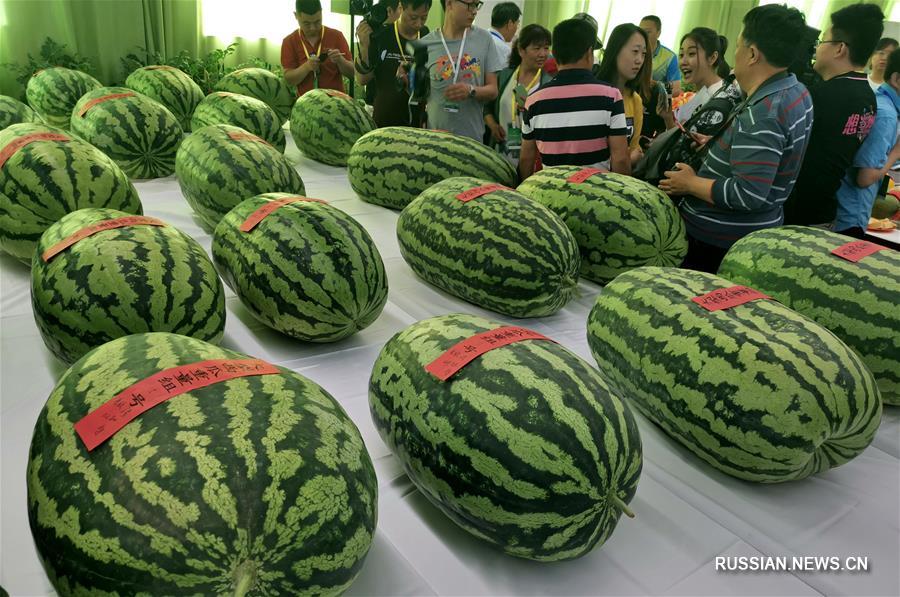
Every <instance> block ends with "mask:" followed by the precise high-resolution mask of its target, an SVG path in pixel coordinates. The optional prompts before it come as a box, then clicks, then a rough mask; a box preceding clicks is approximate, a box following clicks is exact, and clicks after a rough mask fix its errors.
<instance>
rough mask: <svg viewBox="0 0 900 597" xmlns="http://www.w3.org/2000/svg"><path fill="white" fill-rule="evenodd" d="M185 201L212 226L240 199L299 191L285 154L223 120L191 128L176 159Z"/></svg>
mask: <svg viewBox="0 0 900 597" xmlns="http://www.w3.org/2000/svg"><path fill="white" fill-rule="evenodd" d="M175 173H176V174H177V175H178V184H179V185H180V186H181V191H182V192H183V193H184V198H185V199H186V200H187V202H188V204H190V206H191V207H192V208H193V209H194V211H195V212H197V215H199V216H200V218H201V219H202V220H203V221H204V223H205V224H206V225H207V226H209V227H210V228H211V229H213V228H215V227H216V224H218V223H219V220H221V219H222V217H223V216H224V215H225V214H227V213H228V212H229V211H231V210H232V208H234V207H235V206H236V205H237V204H238V203H240V202H242V201H244V200H245V199H249V198H250V197H255V196H256V195H262V194H263V193H291V194H295V195H303V194H304V193H305V192H306V189H305V188H304V186H303V180H302V179H301V178H300V174H298V173H297V169H296V168H294V164H292V163H291V162H290V161H289V160H288V159H287V158H286V157H284V154H282V153H281V152H279V151H278V150H277V149H275V148H274V147H272V146H271V145H269V144H268V143H266V142H265V141H264V140H263V139H260V138H259V137H257V136H256V135H252V134H250V133H248V132H247V131H245V130H244V129H242V128H239V127H236V126H231V125H227V124H215V125H212V126H205V127H203V128H202V129H199V130H196V131H194V132H193V133H192V134H191V135H190V136H188V138H187V139H185V140H184V143H182V144H181V148H180V149H179V150H178V155H177V156H176V157H175Z"/></svg>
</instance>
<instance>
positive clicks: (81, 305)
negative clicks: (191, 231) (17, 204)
mask: <svg viewBox="0 0 900 597" xmlns="http://www.w3.org/2000/svg"><path fill="white" fill-rule="evenodd" d="M127 215H128V214H126V213H125V212H121V211H117V210H114V209H81V210H78V211H76V212H74V213H70V214H68V215H66V216H65V217H63V218H62V219H61V220H60V221H58V222H57V223H56V224H53V225H52V226H50V227H49V228H48V229H47V231H46V232H44V235H43V236H42V237H41V241H40V243H38V247H37V250H36V251H35V253H34V258H33V260H32V265H31V304H32V307H33V311H34V318H35V321H36V322H37V324H38V328H39V329H40V332H41V336H43V338H44V343H45V344H46V345H47V347H48V348H49V349H50V352H52V353H53V354H54V355H56V356H57V357H58V358H59V359H61V360H62V361H64V362H66V363H72V362H74V361H76V360H78V359H79V358H81V357H82V356H83V355H84V354H85V353H86V352H87V351H89V350H90V349H92V348H96V347H97V346H100V345H101V344H104V343H106V342H109V341H110V340H113V339H115V338H119V337H121V336H126V335H128V334H137V333H141V332H174V333H177V334H182V335H185V336H191V337H194V338H198V339H200V340H205V341H207V342H213V343H218V342H219V340H220V339H221V338H222V334H223V332H224V329H225V293H224V290H223V287H222V281H221V280H220V279H219V277H218V275H217V274H216V271H215V268H214V267H213V264H212V262H211V261H210V260H209V257H207V255H206V252H205V251H204V250H203V248H202V247H201V246H200V245H199V244H198V243H197V242H196V241H194V240H193V239H192V238H191V237H189V236H187V235H186V234H184V233H182V232H180V231H178V230H177V229H175V228H173V227H171V226H132V227H123V228H115V229H112V230H105V231H102V232H98V233H96V234H94V235H92V236H89V237H87V238H84V239H82V240H80V241H79V242H78V243H76V244H75V245H73V246H71V247H69V248H68V249H66V250H64V251H62V252H61V253H59V254H57V255H56V256H55V257H53V258H52V259H51V260H50V261H49V262H45V261H44V260H43V259H42V258H41V255H42V254H43V252H44V251H45V250H47V249H48V248H50V247H52V246H54V245H55V244H57V243H58V242H60V241H62V240H64V239H66V238H68V237H69V236H70V235H72V234H75V233H76V232H78V231H79V230H81V229H83V228H87V227H89V226H91V225H93V224H97V223H99V222H103V221H106V220H113V219H116V218H121V217H125V216H127Z"/></svg>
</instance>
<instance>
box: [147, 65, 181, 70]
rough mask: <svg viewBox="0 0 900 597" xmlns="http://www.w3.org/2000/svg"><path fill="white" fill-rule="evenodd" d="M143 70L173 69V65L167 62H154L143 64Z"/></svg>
mask: <svg viewBox="0 0 900 597" xmlns="http://www.w3.org/2000/svg"><path fill="white" fill-rule="evenodd" d="M144 70H175V67H174V66H169V65H168V64H154V65H153V66H145V67H144Z"/></svg>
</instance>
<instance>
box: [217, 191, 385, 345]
mask: <svg viewBox="0 0 900 597" xmlns="http://www.w3.org/2000/svg"><path fill="white" fill-rule="evenodd" d="M288 197H291V195H289V194H287V193H267V194H265V195H260V196H258V197H253V198H251V199H247V200H246V201H244V202H242V203H241V204H240V205H238V206H237V207H235V208H234V209H232V210H231V211H230V212H228V214H227V215H226V216H225V217H224V218H222V221H220V222H219V225H218V226H216V230H215V234H214V236H213V244H212V255H213V259H214V260H215V262H216V265H217V266H218V267H219V269H220V271H222V274H223V277H224V278H225V281H226V282H227V283H228V285H229V286H230V287H231V288H232V289H233V290H234V291H235V292H236V293H237V295H238V296H239V297H240V298H241V301H242V302H243V303H244V305H245V306H246V307H247V308H248V309H249V310H250V312H251V313H252V314H253V315H254V316H255V317H256V318H257V319H259V320H260V321H262V322H263V323H264V324H266V325H267V326H269V327H271V328H273V329H275V330H278V331H279V332H281V333H283V334H287V335H289V336H292V337H294V338H299V339H301V340H306V341H309V342H334V341H336V340H340V339H342V338H346V337H347V336H350V335H351V334H353V333H355V332H356V331H358V330H361V329H363V328H365V327H367V326H368V325H369V324H371V323H372V322H373V321H375V320H376V319H377V318H378V316H379V315H380V314H381V310H382V309H383V308H384V304H385V303H386V302H387V294H388V282H387V275H386V274H385V271H384V263H383V262H382V260H381V255H380V254H379V253H378V249H377V248H376V247H375V243H374V241H372V238H371V237H370V236H369V233H368V232H366V230H365V228H363V227H362V226H361V225H360V224H359V222H357V221H356V220H354V219H353V218H351V217H350V216H348V215H347V214H345V213H344V212H342V211H341V210H339V209H336V208H334V207H331V206H329V205H326V204H323V203H317V202H310V201H305V202H297V203H290V204H287V205H283V206H281V207H279V208H278V209H276V210H275V211H274V212H272V213H271V214H269V215H268V216H267V217H266V218H265V219H263V220H262V221H260V222H259V224H257V225H256V226H255V227H254V228H253V229H252V230H250V231H249V232H242V231H241V230H240V228H241V225H242V224H243V223H244V221H245V220H247V218H248V217H249V216H250V215H252V214H253V213H255V212H256V210H257V209H259V208H261V207H263V206H265V205H267V204H270V203H271V202H272V201H275V200H279V199H285V198H288Z"/></svg>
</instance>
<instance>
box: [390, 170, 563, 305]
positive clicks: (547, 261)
mask: <svg viewBox="0 0 900 597" xmlns="http://www.w3.org/2000/svg"><path fill="white" fill-rule="evenodd" d="M487 184H488V183H487V182H486V181H483V180H478V179H475V178H462V177H461V178H451V179H448V180H445V181H443V182H439V183H438V184H436V185H434V186H432V187H431V188H429V189H428V190H427V191H425V192H424V193H422V194H421V195H419V198H418V199H416V200H415V201H413V202H412V203H410V204H409V205H408V206H406V208H405V209H404V210H403V211H402V212H401V213H400V218H399V219H398V220H397V240H398V241H399V242H400V253H401V254H402V255H403V258H404V259H405V260H406V263H408V264H409V266H410V267H411V268H412V269H413V271H415V272H416V273H417V274H418V275H419V276H421V277H422V278H423V279H424V280H425V281H426V282H429V283H431V284H434V285H435V286H437V287H438V288H440V289H442V290H446V291H447V292H449V293H450V294H452V295H454V296H457V297H459V298H461V299H463V300H466V301H469V302H470V303H474V304H476V305H478V306H479V307H483V308H485V309H491V310H492V311H496V312H498V313H503V314H505V315H511V316H513V317H542V316H544V315H551V314H553V313H555V312H557V311H558V310H559V309H561V308H562V307H563V306H564V305H565V304H566V303H567V302H568V301H569V299H570V298H571V297H572V295H573V294H574V293H575V287H576V285H577V284H578V266H579V261H580V257H579V255H578V245H577V243H576V242H575V238H574V237H573V236H572V233H571V232H569V229H568V228H566V225H565V223H564V222H563V221H562V220H561V219H560V218H559V216H557V215H556V214H554V213H553V212H552V211H550V210H549V209H547V208H546V207H544V206H543V205H541V204H539V203H537V202H535V201H532V200H531V199H528V198H526V197H523V196H522V195H520V194H519V193H517V192H515V191H513V190H510V189H499V190H495V191H493V192H490V193H488V194H486V195H483V196H481V197H478V198H477V199H473V200H471V201H468V202H463V201H460V200H459V199H457V195H458V194H460V193H465V192H467V191H470V190H471V189H474V188H478V187H481V186H483V185H487Z"/></svg>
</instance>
